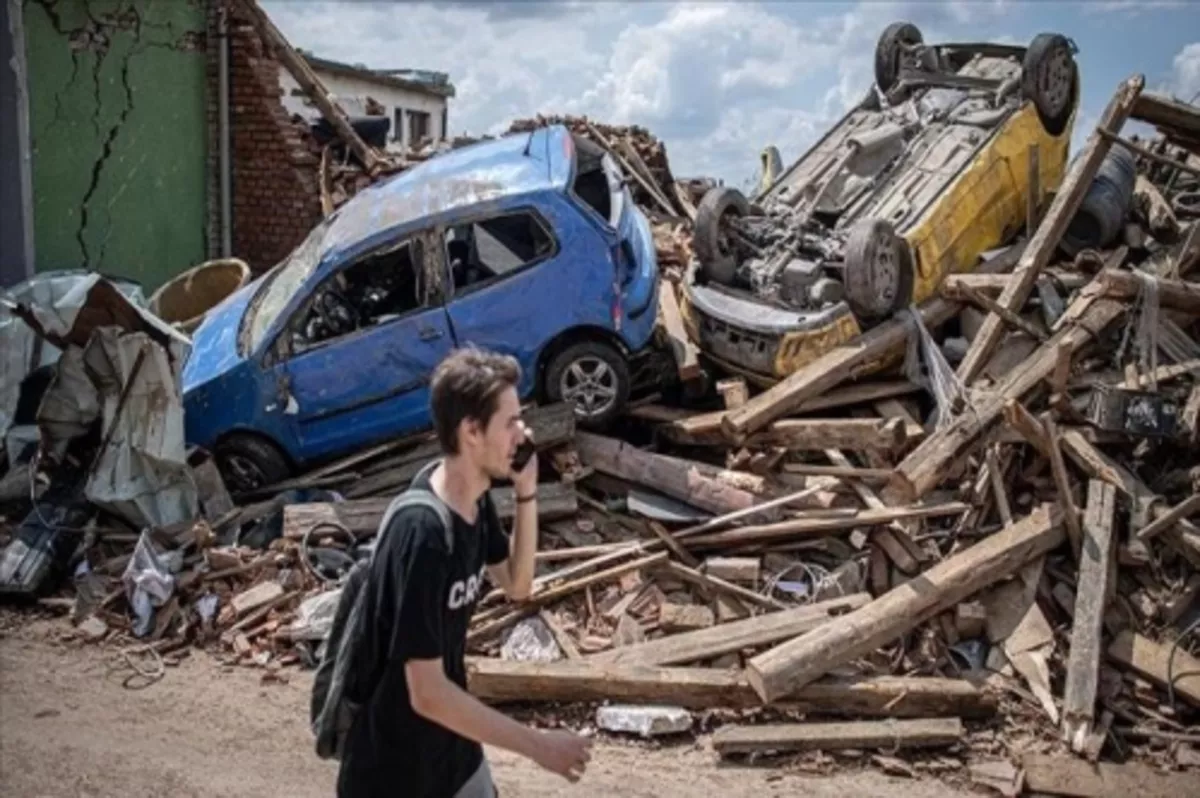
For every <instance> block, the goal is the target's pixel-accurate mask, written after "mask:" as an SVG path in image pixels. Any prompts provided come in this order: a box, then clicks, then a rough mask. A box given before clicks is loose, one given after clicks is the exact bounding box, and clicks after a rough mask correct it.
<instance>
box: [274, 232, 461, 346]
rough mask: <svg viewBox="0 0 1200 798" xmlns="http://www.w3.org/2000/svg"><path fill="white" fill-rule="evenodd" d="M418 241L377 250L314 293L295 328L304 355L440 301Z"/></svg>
mask: <svg viewBox="0 0 1200 798" xmlns="http://www.w3.org/2000/svg"><path fill="white" fill-rule="evenodd" d="M423 263H424V260H423V247H422V244H421V240H420V239H419V238H417V237H409V238H406V239H405V240H403V241H400V242H398V243H396V244H394V245H392V246H389V247H386V248H384V249H381V250H376V251H375V252H372V253H371V254H369V255H367V256H366V257H363V258H360V259H358V260H357V261H355V262H353V263H351V264H350V265H349V266H347V267H345V268H343V269H339V270H338V271H337V272H335V273H334V274H333V275H331V276H330V277H329V278H328V279H327V280H325V282H323V283H322V284H321V285H319V286H317V288H316V289H315V290H314V291H313V294H312V297H311V299H310V301H309V302H307V303H306V304H305V306H304V307H303V308H302V309H301V311H300V313H299V314H298V318H297V321H296V323H295V324H293V325H292V328H291V330H290V335H291V348H292V351H293V352H294V353H300V352H304V351H307V350H311V349H313V348H315V347H319V346H322V345H324V344H327V343H329V342H330V341H334V340H339V339H342V338H345V337H347V336H351V335H357V334H359V333H361V332H363V331H365V330H368V329H371V328H373V327H377V326H379V325H381V324H386V323H388V322H390V321H393V320H395V319H399V318H402V317H404V316H407V315H408V314H410V313H413V312H415V311H418V310H422V309H424V308H426V307H428V306H429V305H430V304H432V303H436V302H437V301H438V299H437V298H436V297H435V296H434V293H435V291H434V287H433V286H430V285H429V282H430V281H428V280H427V279H425V274H426V271H425V269H424V268H423Z"/></svg>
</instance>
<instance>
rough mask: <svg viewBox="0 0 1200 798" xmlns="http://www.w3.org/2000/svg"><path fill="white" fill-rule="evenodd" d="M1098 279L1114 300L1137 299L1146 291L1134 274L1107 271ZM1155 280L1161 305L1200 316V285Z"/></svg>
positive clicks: (1112, 270)
mask: <svg viewBox="0 0 1200 798" xmlns="http://www.w3.org/2000/svg"><path fill="white" fill-rule="evenodd" d="M1143 273H1144V272H1143ZM1098 277H1099V279H1100V284H1101V285H1103V286H1104V294H1105V296H1110V297H1113V298H1114V299H1135V298H1137V297H1138V295H1139V294H1140V293H1141V292H1142V291H1143V290H1144V286H1143V284H1142V281H1141V279H1139V278H1138V276H1137V275H1136V274H1134V273H1133V272H1128V271H1117V270H1115V269H1105V270H1104V271H1102V272H1100V274H1099V275H1098ZM1155 279H1157V282H1158V286H1157V288H1158V303H1159V305H1161V306H1162V307H1164V308H1170V309H1171V310H1178V311H1180V312H1182V313H1187V314H1188V315H1191V316H1200V283H1190V282H1186V281H1184V280H1166V279H1161V278H1155Z"/></svg>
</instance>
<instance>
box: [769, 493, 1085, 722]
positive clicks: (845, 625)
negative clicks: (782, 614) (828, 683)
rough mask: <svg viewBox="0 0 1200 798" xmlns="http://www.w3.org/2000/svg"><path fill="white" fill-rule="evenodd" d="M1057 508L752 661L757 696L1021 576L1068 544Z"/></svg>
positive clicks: (774, 692) (793, 685)
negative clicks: (1028, 567)
mask: <svg viewBox="0 0 1200 798" xmlns="http://www.w3.org/2000/svg"><path fill="white" fill-rule="evenodd" d="M1061 525H1062V519H1061V518H1060V517H1059V514H1058V512H1057V509H1056V508H1055V507H1054V506H1053V505H1050V504H1043V505H1041V506H1039V507H1037V508H1036V509H1034V511H1033V512H1032V513H1031V514H1030V515H1028V516H1026V517H1025V518H1023V519H1021V520H1020V521H1018V522H1017V523H1015V524H1013V525H1012V526H1010V527H1008V528H1006V529H1002V530H1001V531H999V532H997V533H995V534H994V535H992V536H991V537H988V538H984V539H983V540H981V541H980V542H978V543H976V544H975V545H973V546H970V547H968V548H966V549H963V550H962V551H959V552H958V553H957V554H954V555H952V556H951V557H948V558H947V559H945V560H942V561H941V562H940V563H938V564H937V565H935V566H933V567H932V568H930V569H929V570H928V571H926V572H924V573H923V574H921V575H920V576H919V577H917V578H916V579H913V580H911V581H909V582H906V583H904V584H902V585H899V586H897V587H895V588H893V589H892V590H890V591H888V592H887V593H885V594H884V595H882V596H880V597H879V598H877V599H875V600H874V601H872V602H871V603H870V604H868V605H867V606H865V607H863V608H861V609H859V610H855V611H854V612H852V613H850V614H849V615H846V616H845V617H843V618H841V619H839V620H838V622H837V623H836V624H827V625H825V626H822V627H818V628H816V629H814V630H813V631H811V632H809V633H807V634H805V635H802V636H800V637H798V638H796V639H795V640H792V641H790V642H787V643H784V644H782V645H780V646H777V647H775V648H773V649H770V650H769V651H766V652H764V653H762V654H759V655H758V656H756V657H754V659H752V660H751V661H750V663H749V665H748V667H747V669H746V675H747V677H748V678H749V679H750V683H751V685H752V686H753V687H754V690H755V692H757V693H758V694H759V696H760V697H761V698H762V699H763V700H764V701H765V702H771V701H774V700H776V699H779V698H782V697H783V696H785V695H787V694H788V693H791V692H793V691H795V690H797V689H799V688H801V687H803V686H804V685H806V684H808V683H809V682H812V681H814V680H815V679H817V678H819V677H821V676H823V675H824V674H826V673H828V672H829V671H830V670H832V669H833V668H836V667H837V666H839V665H843V664H845V663H847V662H849V661H850V660H853V659H855V658H856V657H860V656H862V655H864V654H867V653H869V652H871V651H874V650H875V649H877V648H879V647H880V646H882V645H885V644H887V643H889V642H890V641H892V640H894V639H895V638H897V637H899V636H900V635H902V634H904V633H905V632H907V631H908V630H910V629H912V628H914V627H915V626H917V625H918V624H920V623H923V622H924V621H926V620H928V619H929V618H932V617H933V616H935V615H937V614H938V613H939V612H943V611H945V610H947V609H949V608H950V607H953V606H954V605H955V604H957V603H958V602H960V601H962V600H964V599H967V598H970V597H971V596H973V595H974V594H975V593H977V592H979V591H980V590H982V589H983V588H985V587H988V586H989V585H992V584H994V583H996V582H998V581H999V580H1001V579H1003V578H1005V577H1007V576H1010V575H1011V574H1013V573H1015V572H1016V571H1017V570H1018V569H1019V568H1020V567H1021V566H1023V565H1024V564H1025V563H1027V562H1030V561H1031V560H1034V559H1036V558H1038V557H1040V556H1041V555H1043V554H1045V553H1046V552H1048V551H1051V550H1052V549H1054V548H1055V547H1056V546H1058V545H1059V544H1060V543H1061V542H1062V540H1063V533H1062V528H1061Z"/></svg>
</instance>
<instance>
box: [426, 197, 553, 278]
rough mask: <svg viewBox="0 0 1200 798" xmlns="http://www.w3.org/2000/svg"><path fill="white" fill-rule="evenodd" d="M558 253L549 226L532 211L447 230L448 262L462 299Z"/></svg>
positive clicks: (481, 220) (464, 224)
mask: <svg viewBox="0 0 1200 798" xmlns="http://www.w3.org/2000/svg"><path fill="white" fill-rule="evenodd" d="M557 250H558V244H557V242H556V241H555V239H554V236H553V234H552V233H551V232H550V227H549V225H548V224H546V223H545V222H544V221H542V220H541V219H540V218H539V216H538V215H537V214H535V213H533V212H532V211H528V210H520V211H513V212H509V213H504V214H499V215H497V216H491V217H487V218H484V219H476V220H474V221H469V222H464V223H462V224H457V225H453V226H450V227H447V228H446V262H447V263H448V265H449V267H450V279H451V280H452V282H453V285H454V293H455V294H456V295H459V296H461V295H462V294H464V293H469V292H471V291H474V290H478V289H479V288H482V287H483V286H486V285H490V284H492V283H494V282H496V281H498V280H501V279H503V278H504V277H507V276H509V275H511V274H513V273H514V272H517V271H520V270H521V269H524V268H526V267H528V266H532V265H533V264H535V263H539V262H541V261H543V260H545V259H546V258H549V257H553V255H554V254H555V252H557Z"/></svg>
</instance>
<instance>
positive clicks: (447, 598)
mask: <svg viewBox="0 0 1200 798" xmlns="http://www.w3.org/2000/svg"><path fill="white" fill-rule="evenodd" d="M431 472H432V469H430V470H429V471H428V472H427V473H431ZM418 484H419V485H420V487H423V488H426V489H429V481H428V477H427V476H425V475H422V476H421V477H419V478H418V481H414V485H418ZM450 516H451V518H452V519H453V521H454V533H453V534H454V550H453V553H450V552H449V551H447V549H446V540H445V533H444V531H443V527H442V523H441V521H440V520H439V518H438V516H437V515H436V514H435V513H434V512H433V511H432V510H430V509H428V508H426V507H409V508H406V509H405V510H404V511H403V512H402V513H397V514H396V515H395V516H393V518H392V519H391V521H390V522H389V524H388V527H387V529H385V530H383V532H382V535H381V537H380V539H379V541H378V543H377V544H376V546H377V549H376V553H375V560H374V562H373V563H372V566H371V571H370V577H369V579H368V581H367V583H366V584H365V585H364V586H363V590H365V591H366V594H365V598H366V601H367V605H366V606H367V609H368V613H369V614H368V617H369V618H371V619H372V621H373V623H372V625H371V627H370V628H369V630H368V632H367V635H368V639H367V640H366V641H364V642H365V643H366V644H367V645H368V646H369V649H373V650H375V651H377V652H379V658H380V663H379V669H380V670H379V682H378V686H377V687H376V688H375V690H374V692H373V693H372V694H371V697H370V698H369V699H368V701H367V703H366V704H365V706H364V707H363V709H362V711H360V712H359V714H358V717H357V718H356V720H355V723H354V726H353V727H352V728H351V730H350V733H349V736H348V738H347V741H346V748H345V753H344V754H343V756H342V764H341V769H340V771H339V773H338V796H339V798H374V796H380V797H381V798H382V797H383V796H386V797H387V798H399V797H400V796H404V797H405V798H409V797H410V796H411V797H412V798H418V797H420V798H425V797H426V796H428V798H443V796H446V797H447V798H448V797H449V796H452V795H454V793H455V792H456V791H457V790H458V789H459V787H461V786H462V785H463V783H464V782H466V780H467V779H468V778H470V777H471V775H472V774H473V773H474V772H475V770H476V769H477V768H478V767H479V765H480V763H481V762H482V760H483V749H482V748H481V747H480V745H479V744H478V743H476V742H474V741H472V740H468V739H466V738H464V737H460V736H459V735H457V734H455V733H454V732H451V731H450V730H449V729H446V728H445V727H442V726H439V725H438V724H436V723H433V722H432V721H429V720H426V719H425V718H423V717H421V716H420V715H418V714H417V713H416V712H414V711H413V708H412V704H411V702H410V701H409V697H408V684H407V679H406V677H405V671H404V663H405V661H407V660H410V659H435V658H438V657H440V658H441V660H442V664H443V667H444V668H445V671H446V676H447V677H448V678H449V679H450V680H451V681H453V682H454V683H455V684H457V685H459V686H460V687H462V688H463V689H466V686H467V675H466V665H465V663H464V660H463V653H464V649H465V647H466V636H467V625H468V623H469V622H470V620H471V614H472V612H474V610H475V604H476V602H477V600H478V599H479V597H480V596H482V595H483V585H484V577H485V574H486V566H488V565H494V564H496V563H499V562H502V561H503V560H504V559H506V558H507V557H508V537H507V535H505V533H504V530H503V528H502V527H501V525H500V519H499V517H498V516H497V515H496V510H495V507H494V506H493V505H492V503H491V501H489V500H488V497H487V495H486V494H485V495H484V496H483V497H482V498H481V499H480V500H479V512H478V514H477V516H476V520H475V523H474V524H468V523H467V522H466V521H465V520H464V519H463V518H462V517H461V516H459V515H458V514H457V513H455V512H454V511H453V510H451V511H450ZM401 589H402V590H403V600H402V601H398V599H400V595H399V592H400V590H401ZM397 608H399V609H397Z"/></svg>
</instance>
